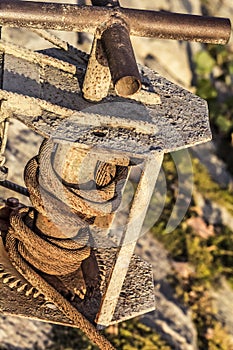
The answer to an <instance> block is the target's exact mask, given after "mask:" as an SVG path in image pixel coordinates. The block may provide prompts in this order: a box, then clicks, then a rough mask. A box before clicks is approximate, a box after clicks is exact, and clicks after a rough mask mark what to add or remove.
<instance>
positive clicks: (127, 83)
mask: <svg viewBox="0 0 233 350" xmlns="http://www.w3.org/2000/svg"><path fill="white" fill-rule="evenodd" d="M101 42H102V45H103V49H104V51H105V53H106V56H107V59H108V64H109V68H110V72H111V76H112V80H113V84H114V87H115V90H116V93H117V94H118V95H119V96H123V97H128V96H131V95H133V94H135V93H136V92H138V91H139V90H140V88H141V77H140V73H139V70H138V66H137V63H136V59H135V55H134V52H133V47H132V44H131V41H130V36H129V32H128V29H127V28H126V26H124V25H121V24H119V23H117V24H115V25H112V26H110V27H109V28H108V29H106V30H105V31H104V32H103V34H102V37H101Z"/></svg>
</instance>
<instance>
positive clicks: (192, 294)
mask: <svg viewBox="0 0 233 350" xmlns="http://www.w3.org/2000/svg"><path fill="white" fill-rule="evenodd" d="M47 2H49V1H47ZM53 2H58V3H59V2H61V1H60V0H58V1H53ZM63 2H67V3H76V0H74V1H68V0H67V1H65V0H64V1H63ZM120 3H121V5H122V6H123V7H132V8H140V9H154V10H165V11H172V12H180V13H193V14H203V15H213V16H220V17H221V16H222V17H229V18H231V19H232V20H233V3H232V0H156V1H151V0H150V1H149V0H143V1H142V0H137V1H136V0H121V1H120ZM87 4H90V2H88V1H87ZM56 34H57V35H59V36H60V37H61V38H63V39H64V40H67V41H69V42H70V43H71V44H72V45H73V46H76V47H78V48H80V49H81V50H84V51H87V52H89V51H90V47H91V43H92V36H91V35H88V34H80V33H79V34H77V33H63V32H60V33H56ZM3 38H4V39H6V40H8V41H11V42H15V43H17V44H20V45H23V46H26V47H28V48H31V49H36V50H38V49H43V48H46V47H48V43H47V42H46V41H44V40H43V39H41V38H39V37H38V36H37V35H36V34H35V33H33V32H30V31H28V30H24V29H6V28H4V29H3ZM132 42H133V46H134V49H135V53H136V56H137V61H138V62H139V63H141V64H143V65H145V66H147V67H149V68H151V69H153V70H155V71H157V72H159V74H160V75H162V76H164V77H166V78H167V79H168V80H171V81H172V82H175V83H177V84H178V85H181V86H182V87H184V88H186V89H188V90H190V91H191V92H193V93H195V94H197V95H199V96H201V97H202V98H204V99H206V100H207V102H208V105H209V110H210V123H211V129H212V133H213V141H211V142H208V143H206V144H203V145H200V146H196V147H194V148H192V149H190V150H189V156H190V158H191V161H192V173H193V184H194V187H193V194H192V200H191V205H190V206H189V209H188V211H187V213H186V215H185V217H184V219H183V220H182V222H181V223H180V224H179V225H178V227H177V228H176V229H175V230H174V231H173V232H171V233H167V231H166V225H167V222H168V220H169V218H170V215H171V212H172V209H173V207H174V203H175V202H176V199H177V195H178V192H179V186H180V184H179V183H178V174H177V169H176V164H175V162H174V156H172V155H166V156H165V160H164V163H163V172H164V174H165V176H166V186H167V193H166V200H165V206H164V209H163V212H162V214H161V216H160V218H159V220H158V221H157V222H156V224H155V225H154V227H152V228H151V230H150V232H148V233H146V234H145V235H144V236H143V237H142V238H141V239H140V240H139V242H138V244H137V249H136V253H137V254H138V255H140V256H141V257H142V258H143V259H145V260H146V261H147V262H149V263H151V264H152V266H153V275H154V280H155V296H156V303H157V305H156V310H155V311H154V312H151V313H149V314H146V315H144V316H142V317H140V318H136V319H133V320H129V321H127V322H123V323H121V324H119V325H115V326H111V327H109V328H107V329H106V330H105V331H104V333H105V334H106V336H107V337H108V338H109V339H110V340H111V342H112V343H113V344H114V345H115V346H116V348H117V349H124V350H136V349H143V350H156V349H163V350H171V349H177V350H196V349H203V350H204V349H210V350H217V349H221V350H230V349H233V249H232V248H233V39H232V38H231V41H230V43H229V44H228V45H226V46H218V45H204V44H199V43H187V42H178V41H168V40H158V39H156V40H155V39H146V38H138V37H137V38H132ZM40 141H41V138H40V137H39V136H38V135H35V134H33V133H32V132H30V131H29V130H28V129H27V128H26V127H25V126H23V125H22V124H20V123H19V122H16V121H13V122H12V123H11V126H10V134H9V142H8V146H7V166H9V168H10V174H9V179H10V180H13V181H15V182H17V183H20V184H23V179H22V172H23V168H24V165H25V164H26V162H27V161H28V159H29V158H30V157H32V156H34V155H35V154H36V153H37V150H38V147H39V143H40ZM181 165H182V162H181ZM12 169H13V170H12ZM0 191H1V193H0V197H5V198H6V197H7V196H12V193H10V192H8V191H5V190H3V189H1V190H0ZM184 200H185V198H184ZM24 202H25V201H24ZM0 349H6V350H10V349H14V350H16V349H21V350H26V349H28V350H29V349H37V350H38V349H41V350H42V349H50V350H72V349H78V350H84V349H95V347H94V346H93V345H91V344H90V343H89V341H88V340H87V339H86V338H85V337H84V336H83V335H82V333H81V332H79V331H78V330H76V329H72V328H67V327H61V326H55V325H50V324H45V323H40V322H37V321H29V320H25V319H19V318H15V317H6V316H4V315H1V317H0Z"/></svg>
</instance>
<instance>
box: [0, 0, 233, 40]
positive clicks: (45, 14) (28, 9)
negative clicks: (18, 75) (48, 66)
mask: <svg viewBox="0 0 233 350" xmlns="http://www.w3.org/2000/svg"><path fill="white" fill-rule="evenodd" d="M113 15H114V16H116V17H118V18H121V19H123V20H124V21H125V22H126V23H127V24H128V26H129V28H130V34H131V35H136V36H145V37H151V38H152V37H153V38H160V39H175V40H188V41H199V42H206V43H213V44H226V43H227V42H228V40H229V39H230V35H231V22H230V20H229V19H226V18H217V17H215V18H214V17H205V16H196V15H185V14H177V13H169V12H158V11H145V10H136V9H127V8H119V7H115V8H111V7H95V6H77V5H69V4H58V3H41V2H33V1H20V2H12V1H9V0H8V1H4V0H3V1H1V2H0V25H5V26H9V27H28V28H39V29H56V30H67V31H77V32H80V31H83V32H91V33H94V32H95V29H96V28H97V27H98V26H99V25H101V24H103V23H106V22H107V21H109V20H110V18H112V16H113ZM90 19H91V20H90Z"/></svg>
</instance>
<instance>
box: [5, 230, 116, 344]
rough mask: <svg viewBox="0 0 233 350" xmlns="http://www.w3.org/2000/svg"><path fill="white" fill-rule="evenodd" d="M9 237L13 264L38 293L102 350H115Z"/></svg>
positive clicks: (9, 248)
mask: <svg viewBox="0 0 233 350" xmlns="http://www.w3.org/2000/svg"><path fill="white" fill-rule="evenodd" d="M9 233H10V234H8V235H7V238H6V248H7V250H8V254H9V257H10V259H11V261H12V264H13V265H14V266H15V268H16V269H17V270H18V271H19V272H20V274H21V275H22V276H23V277H24V278H25V279H26V280H27V281H28V282H29V283H30V284H31V285H32V286H33V287H35V288H36V289H38V291H40V292H41V293H42V294H43V295H45V296H46V297H47V298H48V300H50V301H51V302H52V303H53V304H54V305H56V306H57V308H58V309H59V310H60V311H62V312H63V313H64V315H65V316H67V317H68V318H69V319H70V320H71V321H72V322H73V325H74V326H76V327H78V328H80V329H81V330H82V331H83V332H84V333H85V334H86V335H87V337H88V338H89V339H90V340H91V341H92V342H93V343H94V344H96V345H97V346H98V347H99V348H100V349H101V350H114V349H115V348H114V347H113V346H112V345H111V343H110V342H109V341H108V340H107V339H106V338H105V337H104V336H103V335H102V334H101V333H99V332H98V331H97V330H96V328H95V327H94V326H93V325H92V324H91V323H90V322H89V321H88V320H87V319H86V318H85V317H84V316H83V315H82V314H81V313H80V312H78V310H77V309H76V308H74V307H73V306H72V305H71V304H70V303H69V302H68V301H67V300H66V299H65V298H64V297H63V296H62V295H61V294H60V293H58V292H57V291H56V289H54V288H53V287H52V286H51V285H50V284H48V283H47V282H46V281H45V280H44V279H43V278H42V277H41V276H40V275H39V274H37V273H36V272H35V271H34V270H33V269H32V268H31V267H30V266H29V265H28V264H27V263H26V262H25V260H24V259H23V258H22V257H21V255H20V254H19V252H18V244H17V239H16V238H14V236H13V235H12V234H11V231H9Z"/></svg>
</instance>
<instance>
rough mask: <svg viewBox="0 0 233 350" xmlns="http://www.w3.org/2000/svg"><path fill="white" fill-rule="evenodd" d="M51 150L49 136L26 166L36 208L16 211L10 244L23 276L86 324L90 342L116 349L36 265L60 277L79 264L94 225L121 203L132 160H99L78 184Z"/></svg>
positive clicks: (78, 322) (75, 321)
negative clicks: (62, 170) (65, 174)
mask: <svg viewBox="0 0 233 350" xmlns="http://www.w3.org/2000/svg"><path fill="white" fill-rule="evenodd" d="M52 152H53V149H52V145H51V142H50V141H44V142H43V143H42V145H41V148H40V151H39V155H38V156H36V157H34V158H32V159H31V160H30V161H29V162H28V164H27V165H26V168H25V183H26V186H27V189H28V192H29V194H30V199H31V202H32V204H33V206H34V207H35V209H36V210H34V211H32V210H31V209H29V208H26V209H25V208H23V209H19V210H18V212H17V211H16V212H15V211H14V212H12V214H11V217H10V228H9V230H8V233H7V235H6V249H7V250H8V254H9V257H10V259H11V261H12V263H13V265H14V266H15V267H16V269H17V270H18V271H19V272H20V273H21V274H22V276H23V277H24V278H25V279H26V280H27V281H28V282H29V283H31V285H32V286H33V287H35V288H37V289H38V290H39V291H40V292H41V293H42V294H44V295H45V296H46V297H47V298H48V299H49V300H51V302H52V303H54V305H56V306H57V307H58V309H59V310H60V311H62V312H63V313H64V315H66V316H67V317H68V318H69V319H70V320H71V321H72V322H73V324H74V325H75V326H77V327H79V328H80V329H82V330H83V332H84V333H85V334H86V335H87V336H88V337H89V339H90V340H91V341H93V342H94V343H95V344H96V345H98V346H99V348H100V349H104V350H105V349H114V348H113V347H112V345H111V344H110V343H109V342H108V340H106V339H105V338H104V337H103V336H102V335H101V334H100V333H99V332H98V331H97V330H96V329H95V327H94V326H93V325H92V324H91V323H90V322H89V321H88V320H87V319H86V318H85V317H84V316H83V315H82V314H81V313H80V312H78V311H77V309H76V308H74V307H73V306H72V305H71V304H70V302H69V301H68V300H66V299H65V298H64V297H63V296H62V295H61V294H60V293H58V292H57V291H56V290H55V289H54V288H53V287H52V286H51V285H50V284H49V283H48V282H47V281H45V280H44V279H43V278H42V277H41V276H40V274H39V273H37V272H36V271H35V270H34V268H36V269H37V270H39V271H42V272H44V273H46V274H48V275H55V276H59V275H66V274H69V273H72V272H75V271H76V270H78V269H79V268H80V266H81V263H82V261H83V260H85V259H87V258H88V257H89V255H90V252H91V248H90V242H89V240H90V232H89V225H90V224H92V223H94V222H97V223H101V218H103V221H104V220H106V221H107V218H108V217H109V218H110V216H111V215H112V214H113V212H114V211H115V210H116V209H117V208H118V207H119V205H120V203H121V190H122V188H123V185H124V182H125V180H126V178H127V173H128V165H129V163H128V162H127V160H126V162H125V160H124V165H123V166H122V165H121V166H118V165H115V164H108V163H105V162H103V161H97V162H96V165H95V167H94V172H93V179H92V180H90V181H88V182H87V183H82V184H77V183H70V182H69V181H66V179H63V178H61V177H60V176H59V175H58V174H57V172H56V171H55V169H54V167H53V162H52ZM41 165H42V167H43V172H42V173H40V171H41ZM64 199H65V201H64ZM49 213H50V214H51V213H52V219H54V221H55V222H53V220H51V218H50V217H49V216H48V215H49Z"/></svg>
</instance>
